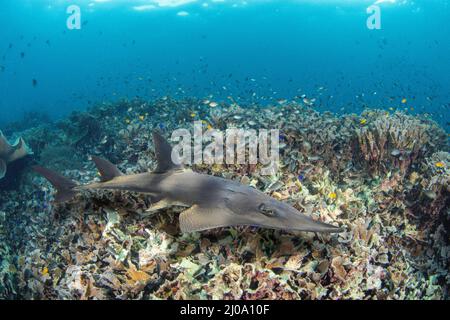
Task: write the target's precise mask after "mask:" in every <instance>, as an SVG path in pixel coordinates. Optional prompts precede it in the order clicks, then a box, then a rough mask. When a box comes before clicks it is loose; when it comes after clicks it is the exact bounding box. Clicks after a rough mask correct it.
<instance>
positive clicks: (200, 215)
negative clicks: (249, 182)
mask: <svg viewBox="0 0 450 320" xmlns="http://www.w3.org/2000/svg"><path fill="white" fill-rule="evenodd" d="M233 215H234V213H233V212H232V211H230V210H229V209H227V208H225V207H200V206H198V205H193V206H192V207H190V208H189V209H187V210H185V211H183V212H182V213H181V214H180V229H181V231H182V232H183V233H184V232H195V231H202V230H208V229H213V228H219V227H228V226H232V225H235V224H236V223H233V219H232V217H233Z"/></svg>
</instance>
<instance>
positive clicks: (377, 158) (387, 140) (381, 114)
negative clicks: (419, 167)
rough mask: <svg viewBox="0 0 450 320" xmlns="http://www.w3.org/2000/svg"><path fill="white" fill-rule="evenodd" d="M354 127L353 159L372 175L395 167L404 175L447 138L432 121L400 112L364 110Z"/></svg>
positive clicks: (441, 145) (383, 172)
mask: <svg viewBox="0 0 450 320" xmlns="http://www.w3.org/2000/svg"><path fill="white" fill-rule="evenodd" d="M361 118H362V119H363V120H361V124H362V127H361V128H360V129H357V130H356V138H357V139H356V142H355V143H354V154H355V160H356V161H357V162H359V163H360V164H361V165H363V166H365V167H366V169H367V171H368V172H369V173H370V174H372V175H373V176H379V175H381V174H386V173H388V172H389V171H392V170H394V169H395V170H398V171H399V174H400V175H401V176H402V177H404V176H405V175H406V174H407V173H408V172H409V171H410V170H412V169H414V164H418V163H420V162H421V161H423V160H424V158H425V157H427V156H429V155H431V153H432V152H433V150H436V149H439V148H442V147H443V146H444V145H445V143H446V141H447V139H446V134H445V132H444V130H442V129H441V128H440V127H438V126H437V125H436V124H434V123H432V122H431V121H425V120H423V119H418V118H415V117H413V116H410V115H406V114H404V113H401V112H396V113H394V114H393V115H390V114H389V113H388V112H386V111H382V110H374V111H367V112H364V113H363V114H362V115H361Z"/></svg>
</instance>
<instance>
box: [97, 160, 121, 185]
mask: <svg viewBox="0 0 450 320" xmlns="http://www.w3.org/2000/svg"><path fill="white" fill-rule="evenodd" d="M92 161H94V163H95V166H96V167H97V169H98V172H99V173H100V180H101V181H102V182H106V181H110V180H112V179H114V178H115V177H119V176H121V175H123V173H122V172H120V170H119V169H117V167H116V166H115V165H113V164H112V163H111V162H109V161H108V160H105V159H102V158H99V157H96V156H92Z"/></svg>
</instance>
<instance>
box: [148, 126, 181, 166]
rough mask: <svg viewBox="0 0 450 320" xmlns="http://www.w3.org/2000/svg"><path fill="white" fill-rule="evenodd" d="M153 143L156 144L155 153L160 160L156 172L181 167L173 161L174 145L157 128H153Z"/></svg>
mask: <svg viewBox="0 0 450 320" xmlns="http://www.w3.org/2000/svg"><path fill="white" fill-rule="evenodd" d="M153 143H154V144H155V155H156V160H157V161H158V166H157V167H156V170H155V171H154V172H155V173H164V172H167V171H170V170H176V169H181V168H182V166H181V165H177V164H175V163H174V162H173V161H172V146H171V145H170V144H169V142H168V141H167V140H166V139H165V138H164V137H163V136H162V135H161V133H159V132H158V131H157V130H153Z"/></svg>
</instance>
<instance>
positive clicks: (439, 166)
mask: <svg viewBox="0 0 450 320" xmlns="http://www.w3.org/2000/svg"><path fill="white" fill-rule="evenodd" d="M434 165H435V166H436V167H437V168H445V163H444V162H442V161H439V162H436V163H435V164H434Z"/></svg>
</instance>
